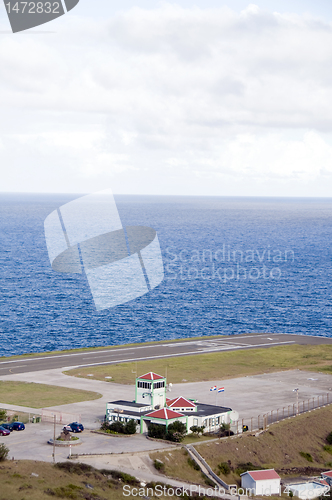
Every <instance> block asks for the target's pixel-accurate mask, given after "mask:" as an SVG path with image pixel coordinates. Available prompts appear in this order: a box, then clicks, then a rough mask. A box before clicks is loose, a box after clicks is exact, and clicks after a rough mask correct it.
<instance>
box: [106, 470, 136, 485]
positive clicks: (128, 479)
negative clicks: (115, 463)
mask: <svg viewBox="0 0 332 500" xmlns="http://www.w3.org/2000/svg"><path fill="white" fill-rule="evenodd" d="M99 472H100V473H101V474H104V476H111V477H112V478H113V479H114V480H118V481H122V482H124V483H126V484H131V485H139V484H140V481H139V480H138V479H136V477H134V476H131V475H130V474H126V473H125V472H120V471H118V470H108V469H101V470H100V471H99Z"/></svg>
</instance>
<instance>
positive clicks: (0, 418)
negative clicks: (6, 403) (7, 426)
mask: <svg viewBox="0 0 332 500" xmlns="http://www.w3.org/2000/svg"><path fill="white" fill-rule="evenodd" d="M6 420H7V410H2V409H1V408H0V422H5V421H6Z"/></svg>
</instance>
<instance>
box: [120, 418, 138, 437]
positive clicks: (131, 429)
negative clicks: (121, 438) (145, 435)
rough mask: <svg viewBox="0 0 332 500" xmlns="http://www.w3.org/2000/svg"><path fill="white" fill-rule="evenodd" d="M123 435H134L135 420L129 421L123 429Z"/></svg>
mask: <svg viewBox="0 0 332 500" xmlns="http://www.w3.org/2000/svg"><path fill="white" fill-rule="evenodd" d="M123 431H124V433H125V434H135V433H136V420H134V419H131V420H129V421H128V422H127V423H126V424H125V425H124V428H123Z"/></svg>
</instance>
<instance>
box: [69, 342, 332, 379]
mask: <svg viewBox="0 0 332 500" xmlns="http://www.w3.org/2000/svg"><path fill="white" fill-rule="evenodd" d="M294 368H299V369H306V370H311V371H322V372H325V373H332V345H287V346H276V347H270V348H268V349H245V350H238V351H229V352H214V353H208V354H197V355H193V356H179V357H172V358H163V359H158V360H153V359H152V360H147V361H138V362H137V372H138V374H143V373H146V372H150V371H154V372H156V373H159V374H160V375H166V371H167V380H168V382H172V383H180V382H187V381H188V382H201V381H208V380H216V379H227V378H234V377H242V376H245V375H257V374H260V373H269V372H274V371H280V370H290V369H294ZM133 372H136V362H133V363H119V364H116V365H99V366H93V367H87V368H76V369H74V370H69V371H66V372H65V373H66V374H67V375H74V376H76V377H86V378H91V379H95V380H104V381H105V380H107V381H112V382H117V383H122V384H133V383H134V382H135V377H136V374H135V373H133ZM88 375H90V376H88ZM91 375H92V376H91ZM107 377H112V378H111V379H109V378H107Z"/></svg>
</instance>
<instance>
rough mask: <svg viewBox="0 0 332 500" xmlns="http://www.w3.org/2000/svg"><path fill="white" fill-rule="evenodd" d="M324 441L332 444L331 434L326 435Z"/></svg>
mask: <svg viewBox="0 0 332 500" xmlns="http://www.w3.org/2000/svg"><path fill="white" fill-rule="evenodd" d="M326 441H327V442H328V443H329V444H332V432H330V434H328V436H327V437H326Z"/></svg>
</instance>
